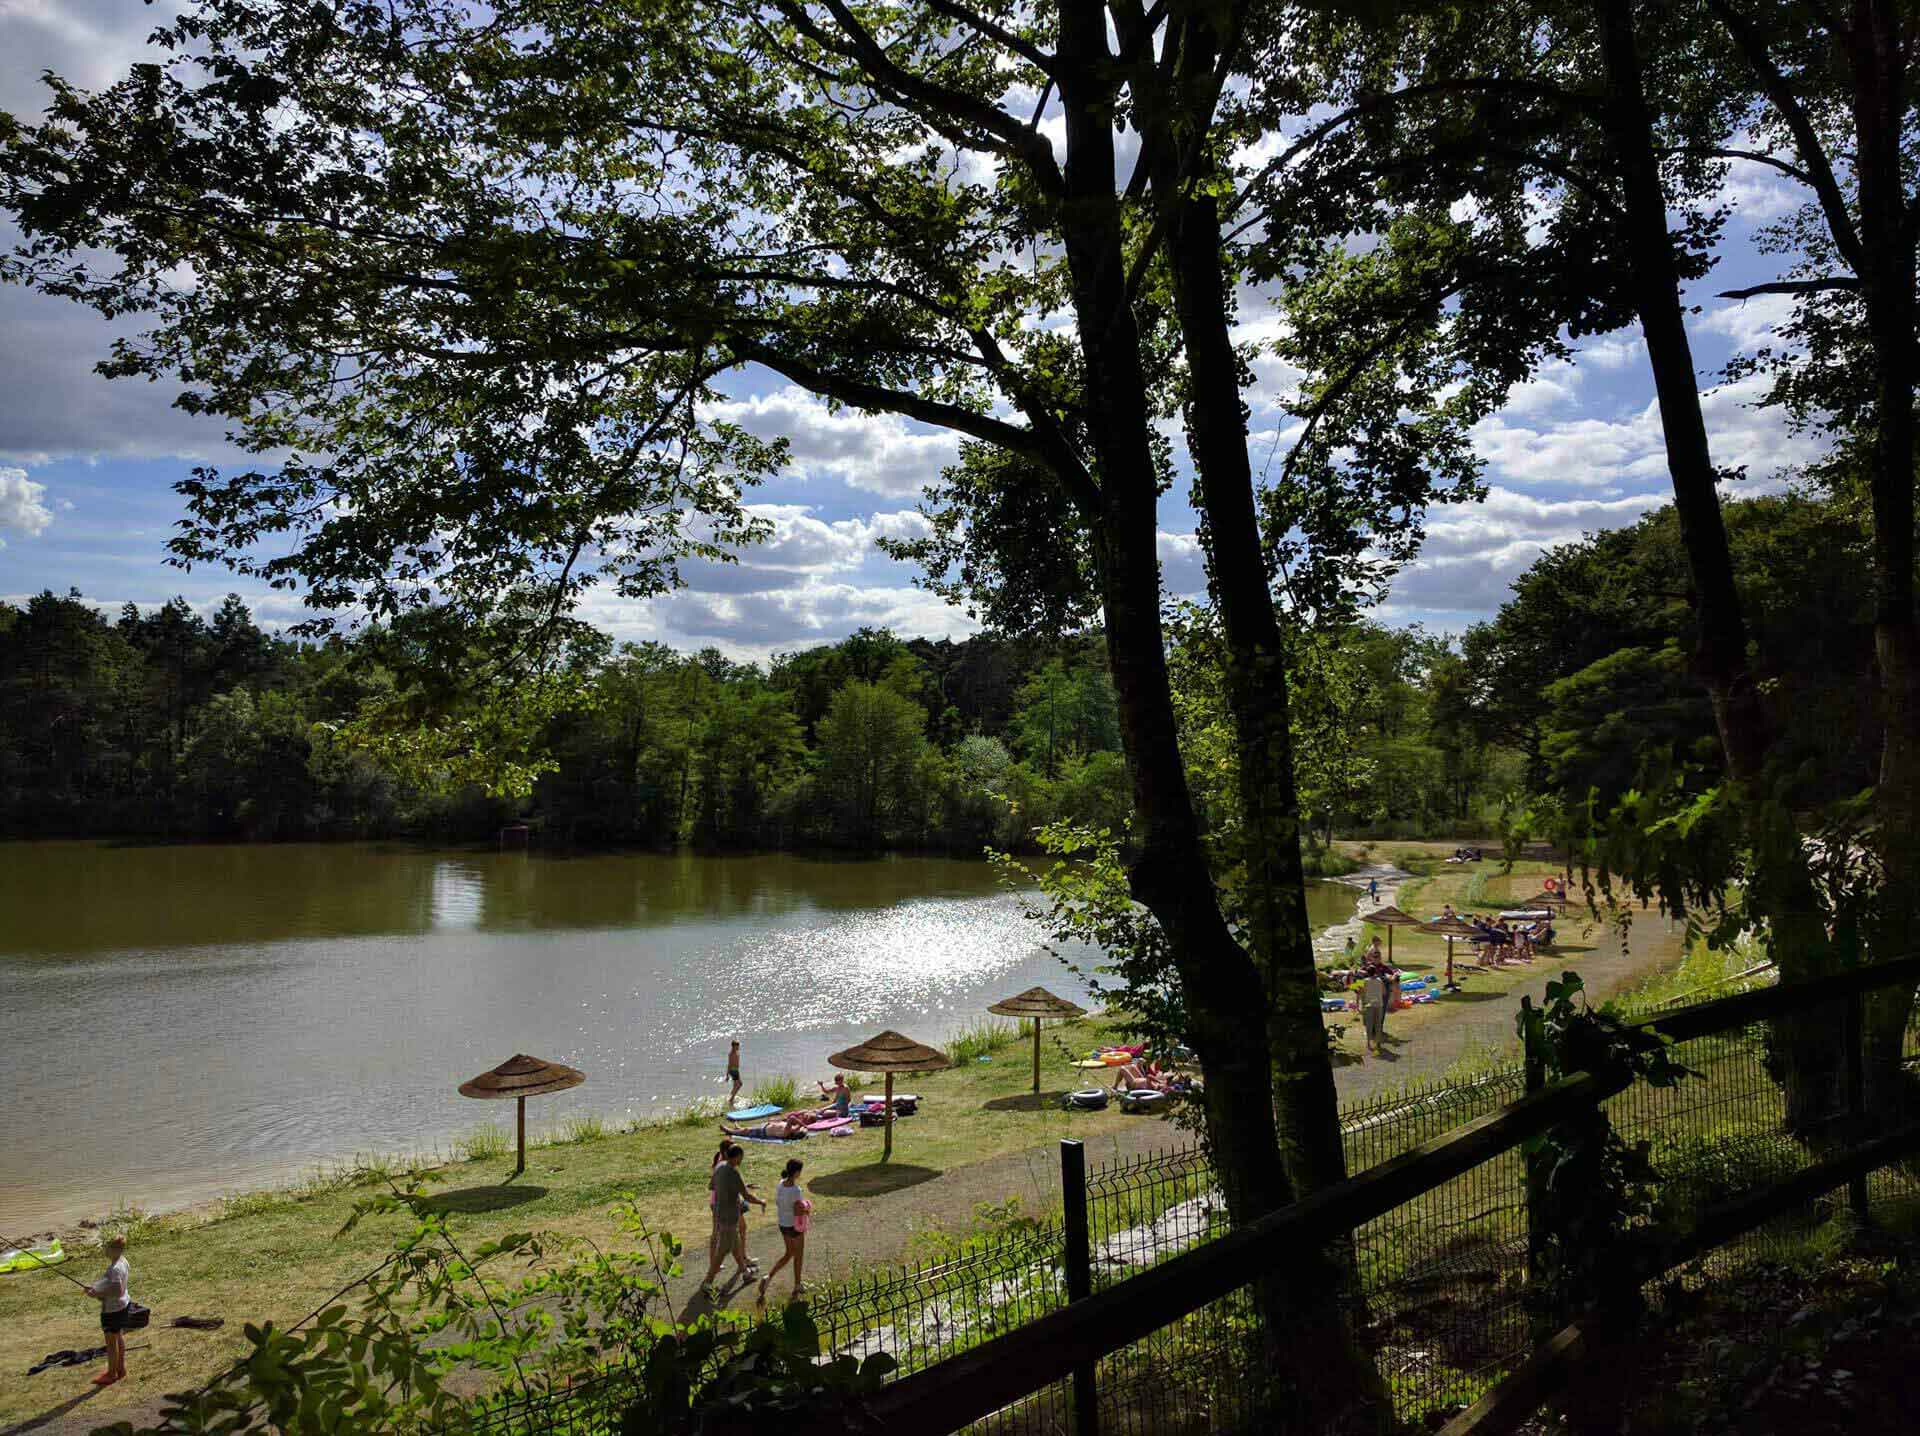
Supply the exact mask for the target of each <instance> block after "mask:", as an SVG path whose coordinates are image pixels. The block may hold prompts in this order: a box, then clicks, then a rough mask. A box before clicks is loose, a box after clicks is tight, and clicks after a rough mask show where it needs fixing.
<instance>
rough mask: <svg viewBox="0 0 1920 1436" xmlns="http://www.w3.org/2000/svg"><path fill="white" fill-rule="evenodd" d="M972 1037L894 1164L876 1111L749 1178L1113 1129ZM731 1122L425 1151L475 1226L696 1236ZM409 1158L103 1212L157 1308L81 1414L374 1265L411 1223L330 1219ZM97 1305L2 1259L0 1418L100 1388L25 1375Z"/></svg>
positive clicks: (578, 1127) (1051, 1038)
mask: <svg viewBox="0 0 1920 1436" xmlns="http://www.w3.org/2000/svg"><path fill="white" fill-rule="evenodd" d="M1108 1031H1109V1029H1108V1026H1107V1024H1106V1023H1105V1022H1103V1021H1100V1020H1095V1019H1088V1020H1083V1021H1080V1022H1075V1023H1068V1024H1061V1025H1060V1026H1058V1027H1055V1026H1054V1025H1052V1024H1049V1025H1048V1028H1047V1030H1046V1039H1047V1040H1046V1041H1045V1042H1043V1044H1042V1047H1041V1084H1042V1087H1043V1088H1044V1089H1046V1090H1047V1091H1050V1092H1058V1091H1060V1090H1064V1089H1065V1088H1066V1087H1067V1086H1068V1085H1069V1084H1070V1083H1071V1084H1072V1085H1084V1083H1077V1082H1073V1079H1074V1078H1076V1077H1080V1076H1083V1075H1084V1074H1080V1073H1076V1072H1075V1071H1074V1069H1073V1068H1072V1067H1071V1066H1070V1061H1071V1059H1072V1057H1073V1056H1074V1055H1077V1054H1078V1053H1081V1052H1084V1051H1085V1050H1086V1049H1087V1048H1089V1047H1091V1046H1093V1045H1094V1044H1095V1043H1096V1042H1098V1041H1102V1040H1106V1039H1107V1034H1108ZM965 1038H966V1040H965V1042H964V1043H963V1044H961V1045H963V1046H964V1047H966V1049H967V1051H966V1054H965V1055H966V1056H967V1057H968V1058H969V1059H970V1060H968V1061H967V1062H965V1063H964V1064H963V1065H960V1066H957V1067H955V1068H953V1069H952V1070H949V1071H946V1072H939V1073H933V1074H930V1075H926V1076H914V1077H912V1078H911V1079H908V1080H905V1081H903V1082H902V1083H901V1084H900V1085H901V1086H902V1087H903V1089H904V1090H908V1091H913V1092H918V1093H920V1094H921V1096H922V1097H923V1099H924V1103H923V1105H922V1108H921V1110H920V1113H919V1115H917V1116H914V1117H912V1118H907V1119H903V1120H902V1121H901V1122H900V1123H899V1124H898V1125H897V1127H896V1129H895V1134H894V1136H895V1141H894V1158H893V1161H892V1163H891V1164H889V1165H885V1166H883V1165H881V1164H880V1142H881V1136H880V1133H879V1131H878V1130H875V1129H869V1130H865V1131H860V1132H858V1133H856V1134H855V1135H854V1136H851V1137H846V1138H839V1139H827V1138H821V1139H816V1140H813V1141H809V1142H807V1143H805V1144H802V1145H800V1146H797V1147H786V1146H763V1145H749V1146H748V1148H747V1159H746V1167H747V1172H748V1179H749V1180H750V1181H752V1182H754V1183H755V1184H756V1185H758V1186H760V1187H761V1189H762V1190H763V1191H769V1192H770V1191H771V1189H772V1187H773V1186H774V1184H775V1182H776V1181H777V1179H778V1172H779V1168H780V1165H781V1164H782V1163H783V1162H784V1161H785V1160H786V1159H787V1158H788V1157H789V1156H793V1155H798V1156H801V1157H802V1158H803V1159H804V1160H805V1162H806V1164H807V1170H806V1182H807V1185H808V1187H809V1189H810V1191H811V1193H812V1195H813V1198H814V1201H815V1203H816V1206H817V1209H818V1211H819V1213H820V1215H821V1216H822V1217H823V1218H830V1217H831V1216H832V1215H833V1214H834V1213H836V1212H847V1211H851V1212H854V1213H856V1214H857V1212H858V1210H859V1208H860V1205H861V1203H862V1202H863V1201H865V1200H867V1199H869V1198H872V1197H875V1196H878V1195H880V1194H882V1193H885V1192H888V1191H892V1190H895V1189H897V1188H899V1187H901V1186H903V1185H907V1184H910V1183H913V1182H920V1181H927V1180H932V1179H933V1178H935V1177H937V1176H938V1175H939V1174H941V1173H943V1172H947V1171H950V1170H952V1169H954V1168H957V1167H960V1166H963V1165H965V1164H968V1163H973V1162H979V1161H983V1160H986V1159H988V1158H992V1157H996V1156H1000V1155H1003V1154H1006V1153H1012V1152H1018V1151H1022V1150H1025V1149H1027V1148H1030V1147H1034V1146H1037V1145H1039V1144H1042V1143H1045V1142H1048V1141H1052V1140H1057V1139H1058V1138H1060V1137H1063V1136H1082V1137H1085V1138H1087V1139H1089V1140H1090V1141H1097V1140H1098V1139H1099V1137H1100V1135H1101V1132H1102V1130H1103V1129H1107V1128H1113V1129H1116V1130H1117V1129H1118V1128H1120V1126H1121V1125H1122V1124H1124V1123H1126V1122H1128V1121H1129V1120H1130V1119H1128V1118H1126V1117H1122V1116H1121V1115H1120V1114H1119V1113H1118V1112H1117V1111H1115V1110H1113V1109H1109V1110H1108V1111H1105V1112H1071V1113H1070V1112H1066V1111H1063V1110H1061V1109H1060V1108H1059V1106H1058V1105H1057V1103H1055V1102H1052V1101H1048V1102H1046V1103H1044V1104H1043V1105H1041V1106H1040V1107H1039V1108H1038V1109H1035V1108H1034V1106H1033V1105H1032V1103H1031V1101H1030V1100H1025V1098H1026V1094H1027V1093H1028V1092H1029V1091H1030V1089H1031V1085H1032V1079H1033V1069H1032V1059H1031V1048H1030V1047H1026V1046H1022V1045H1020V1044H1019V1042H1018V1039H1017V1034H1016V1033H1015V1031H1014V1028H1013V1024H1011V1023H1004V1024H993V1025H992V1026H991V1027H985V1028H981V1029H979V1030H976V1031H973V1032H971V1033H968V1034H965ZM982 1056H985V1057H987V1058H988V1060H986V1061H981V1060H979V1059H980V1058H981V1057H982ZM869 1085H874V1084H872V1083H869ZM717 1138H718V1132H717V1128H716V1115H715V1114H714V1113H713V1112H712V1111H711V1110H710V1109H707V1108H704V1107H702V1108H695V1109H692V1110H691V1111H689V1112H687V1113H686V1114H683V1115H682V1116H681V1117H679V1118H677V1119H674V1120H671V1121H667V1122H659V1123H651V1124H647V1125H641V1126H635V1127H631V1128H627V1129H625V1130H621V1129H619V1128H616V1127H614V1126H613V1125H611V1124H609V1123H605V1122H599V1121H594V1120H592V1119H580V1120H577V1121H575V1122H573V1123H571V1124H568V1126H567V1127H566V1128H563V1129H561V1130H559V1131H557V1132H555V1133H553V1134H551V1136H550V1140H549V1144H548V1145H544V1146H540V1147H537V1148H535V1149H533V1150H530V1151H529V1152H528V1154H527V1170H526V1172H525V1173H524V1174H523V1175H522V1176H521V1177H520V1178H518V1179H517V1180H513V1181H509V1180H508V1177H509V1174H510V1173H511V1172H512V1169H513V1153H512V1151H511V1148H510V1146H508V1145H507V1143H506V1140H505V1132H504V1130H503V1129H498V1128H495V1129H491V1130H488V1129H484V1128H483V1129H477V1130H476V1131H475V1132H473V1133H471V1134H469V1136H468V1137H467V1138H466V1139H464V1140H463V1141H462V1142H461V1143H459V1144H457V1147H458V1151H459V1153H460V1155H457V1156H455V1157H454V1158H453V1159H451V1160H448V1159H445V1158H439V1159H435V1158H428V1159H426V1160H425V1162H423V1163H421V1164H420V1165H422V1166H426V1167H430V1168H431V1169H432V1170H434V1171H435V1172H436V1174H437V1176H438V1177H439V1178H440V1181H439V1182H438V1184H437V1185H436V1186H435V1187H434V1189H433V1190H434V1191H435V1192H436V1194H437V1198H438V1200H440V1201H442V1202H444V1203H445V1204H446V1206H447V1207H448V1209H449V1210H451V1211H454V1212H457V1213H459V1214H460V1216H461V1220H460V1224H459V1230H460V1232H461V1233H462V1235H463V1236H465V1237H471V1238H472V1239H473V1240H475V1241H479V1240H482V1239H486V1238H492V1237H498V1236H500V1235H502V1234H503V1233H506V1232H511V1231H527V1230H536V1229H537V1230H542V1231H554V1232H563V1233H570V1234H577V1235H582V1236H587V1237H591V1238H593V1239H594V1240H595V1241H597V1242H604V1241H606V1240H607V1239H608V1238H610V1237H613V1235H614V1232H615V1228H614V1223H613V1221H612V1220H611V1219H610V1217H609V1216H608V1208H609V1207H610V1206H611V1205H612V1204H613V1203H614V1201H615V1200H616V1198H617V1197H618V1196H619V1195H620V1194H621V1193H632V1194H633V1195H634V1197H635V1199H636V1202H637V1205H638V1207H639V1210H640V1212H641V1214H642V1215H643V1216H644V1217H645V1218H646V1220H647V1221H648V1223H649V1224H651V1225H652V1226H654V1227H655V1228H657V1229H662V1230H666V1231H671V1232H673V1233H675V1234H676V1235H679V1236H681V1237H682V1238H683V1239H684V1238H687V1237H692V1238H693V1239H694V1243H695V1244H696V1245H697V1244H698V1243H699V1241H700V1239H701V1238H702V1237H703V1236H704V1233H705V1231H706V1226H707V1220H708V1216H707V1206H706V1182H707V1172H708V1162H709V1159H710V1157H711V1155H712V1152H713V1148H714V1144H715V1142H716V1140H717ZM412 1165H414V1164H411V1163H409V1162H407V1161H405V1160H402V1159H397V1158H383V1159H369V1160H367V1161H366V1162H364V1163H363V1164H362V1166H361V1167H359V1168H344V1169H339V1170H335V1171H331V1172H326V1173H317V1174H315V1175H314V1176H313V1177H311V1178H310V1179H308V1180H306V1181H304V1182H301V1183H299V1184H297V1185H294V1186H291V1187H286V1188H282V1189H278V1190H273V1191H261V1192H250V1193H245V1194H241V1195H236V1196H233V1197H230V1198H227V1199H225V1200H223V1201H220V1202H215V1203H211V1204H208V1205H205V1206H202V1207H197V1208H193V1209H190V1210H188V1211H184V1212H180V1213H175V1214H171V1215H166V1216H159V1217H149V1216H144V1215H142V1214H139V1213H119V1214H117V1215H116V1216H115V1218H114V1219H112V1220H111V1221H110V1222H109V1227H117V1228H119V1229H122V1230H125V1231H126V1232H127V1233H128V1236H129V1239H130V1243H131V1246H130V1249H129V1251H128V1260H129V1261H130V1263H131V1264H132V1268H133V1292H134V1295H135V1297H136V1298H137V1299H138V1300H140V1301H141V1302H143V1303H145V1304H146V1305H148V1306H150V1307H152V1308H153V1312H154V1321H153V1325H152V1326H151V1327H150V1328H149V1329H148V1330H147V1331H145V1332H142V1333H140V1334H139V1335H138V1336H137V1337H135V1339H134V1340H133V1342H132V1348H133V1349H132V1351H131V1353H130V1360H129V1367H130V1370H131V1373H132V1376H131V1379H130V1380H128V1381H125V1382H122V1383H120V1384H119V1385H117V1386H114V1387H111V1388H108V1389H107V1390H106V1391H104V1392H101V1393H99V1394H97V1395H92V1396H89V1397H88V1398H87V1399H86V1401H85V1405H84V1406H80V1407H77V1408H76V1410H75V1413H74V1417H73V1418H72V1419H74V1420H76V1421H83V1422H84V1424H87V1425H97V1424H102V1423H105V1422H107V1421H111V1420H115V1419H119V1418H120V1417H122V1416H123V1415H126V1414H128V1413H129V1412H130V1411H133V1410H138V1409H140V1408H142V1407H146V1406H150V1405H151V1404H152V1403H154V1402H156V1401H157V1400H158V1399H159V1397H160V1396H161V1395H162V1393H164V1392H168V1391H177V1390H181V1389H183V1388H186V1387H189V1386H192V1385H194V1384H195V1383H197V1382H199V1381H201V1380H203V1379H205V1378H206V1377H208V1376H210V1375H212V1374H213V1373H214V1372H216V1371H217V1370H219V1369H221V1368H222V1367H223V1366H224V1365H225V1364H226V1363H227V1362H228V1361H230V1360H231V1359H232V1358H233V1356H234V1355H235V1354H236V1353H237V1352H238V1351H239V1350H240V1349H241V1346H242V1342H241V1339H240V1337H239V1329H240V1327H241V1325H242V1324H243V1323H246V1322H256V1323H258V1322H263V1321H267V1320H273V1321H276V1322H279V1323H282V1324H287V1323H291V1322H293V1321H295V1320H298V1319H299V1318H300V1317H302V1316H304V1315H306V1313H308V1312H309V1311H311V1310H312V1309H313V1308H314V1307H316V1306H318V1305H319V1304H320V1303H321V1302H322V1300H323V1299H325V1298H327V1297H329V1296H331V1295H332V1294H333V1293H334V1292H336V1291H338V1290H339V1289H340V1288H341V1287H343V1286H345V1285H346V1284H347V1283H348V1282H350V1281H352V1280H354V1279H355V1278H356V1277H359V1276H361V1275H362V1274H363V1273H365V1272H366V1271H368V1270H369V1269H370V1268H372V1267H373V1266H374V1265H375V1264H376V1263H378V1262H379V1261H380V1260H381V1259H382V1258H383V1257H384V1256H385V1255H386V1254H387V1251H388V1250H389V1248H390V1246H391V1243H392V1240H393V1238H394V1237H395V1236H396V1235H397V1234H398V1233H399V1232H400V1231H402V1230H403V1229H404V1225H405V1224H404V1223H403V1222H402V1220H401V1219H400V1218H397V1217H396V1218H387V1219H377V1220H371V1221H368V1222H365V1223H363V1224H362V1225H361V1226H359V1227H357V1228H356V1229H355V1230H353V1231H352V1232H350V1233H347V1234H346V1235H344V1236H341V1235H336V1233H338V1232H339V1229H340V1227H341V1224H342V1223H343V1222H344V1221H345V1220H346V1218H347V1216H348V1214H349V1213H350V1212H351V1210H352V1208H353V1204H354V1202H355V1200H356V1199H357V1198H359V1197H362V1196H364V1195H365V1194H366V1192H367V1191H368V1189H369V1188H370V1187H374V1186H378V1185H380V1184H382V1183H383V1182H384V1181H385V1180H386V1179H387V1178H388V1177H393V1178H396V1179H398V1178H401V1177H403V1176H404V1174H405V1172H406V1171H407V1170H408V1169H409V1168H410V1167H411V1166H412ZM855 1229H857V1221H856V1222H846V1221H842V1222H838V1223H831V1224H830V1225H829V1230H837V1231H840V1232H843V1233H844V1232H848V1231H850V1230H855ZM63 1237H64V1238H65V1239H66V1241H67V1245H68V1247H69V1249H70V1250H72V1251H73V1252H74V1253H75V1255H74V1259H73V1260H72V1261H71V1262H70V1263H69V1264H68V1265H67V1267H66V1268H65V1269H66V1270H67V1271H68V1272H69V1273H71V1274H72V1275H74V1276H77V1277H79V1278H80V1279H82V1280H89V1281H90V1280H92V1279H93V1278H94V1277H96V1276H97V1275H99V1268H100V1266H101V1265H102V1264H103V1263H102V1262H101V1261H100V1260H98V1259H97V1257H96V1255H95V1253H94V1251H93V1249H92V1248H93V1244H94V1242H95V1241H96V1234H95V1233H93V1232H90V1231H73V1232H67V1233H63ZM840 1240H843V1241H844V1240H846V1238H841V1239H840ZM821 1255H822V1257H823V1258H824V1257H826V1256H829V1255H831V1253H828V1252H823V1253H821ZM841 1255H846V1256H854V1257H857V1256H858V1253H842V1254H841ZM97 1311H98V1308H97V1307H96V1306H95V1305H94V1303H93V1302H92V1301H91V1300H90V1299H89V1298H87V1297H85V1296H84V1295H82V1294H81V1293H80V1292H78V1291H76V1290H75V1289H74V1288H73V1287H72V1286H70V1285H69V1284H68V1283H67V1282H65V1281H63V1280H61V1279H60V1277H59V1276H57V1275H55V1274H53V1273H52V1272H34V1273H30V1274H26V1275H18V1276H4V1277H0V1371H4V1372H6V1373H7V1374H8V1379H6V1380H4V1381H0V1431H4V1430H7V1429H8V1428H10V1427H13V1426H15V1425H18V1424H20V1423H23V1422H27V1421H30V1420H32V1419H34V1418H36V1417H39V1416H43V1415H46V1414H48V1413H50V1412H52V1411H54V1410H55V1409H56V1408H60V1407H62V1406H64V1405H66V1404H67V1403H69V1402H72V1401H73V1400H74V1398H76V1397H79V1396H81V1395H82V1394H83V1393H91V1392H92V1391H93V1388H92V1387H91V1386H89V1385H88V1384H87V1380H86V1378H87V1377H89V1376H91V1375H92V1372H93V1370H94V1369H96V1368H94V1367H87V1368H74V1369H64V1368H55V1369H54V1370H52V1371H48V1372H46V1373H43V1374H42V1375H39V1376H34V1377H27V1376H25V1375H24V1374H23V1373H24V1372H25V1370H26V1368H27V1367H28V1366H30V1365H32V1364H33V1363H35V1362H37V1361H38V1360H39V1359H40V1358H41V1357H42V1356H43V1355H45V1354H46V1353H47V1352H49V1351H53V1350H56V1349H58V1348H61V1347H72V1346H82V1347H83V1346H90V1345H93V1344H96V1343H97V1341H98V1332H99V1323H98V1316H97ZM179 1315H205V1316H222V1317H225V1318H226V1321H227V1327H226V1330H224V1331H220V1332H212V1333H206V1332H191V1331H176V1330H170V1329H167V1328H166V1327H165V1325H164V1323H166V1322H168V1321H170V1320H171V1319H172V1318H173V1317H175V1316H179Z"/></svg>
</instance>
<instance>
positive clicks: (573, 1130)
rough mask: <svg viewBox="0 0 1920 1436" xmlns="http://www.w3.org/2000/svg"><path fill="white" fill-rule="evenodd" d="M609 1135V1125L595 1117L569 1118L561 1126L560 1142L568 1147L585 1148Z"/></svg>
mask: <svg viewBox="0 0 1920 1436" xmlns="http://www.w3.org/2000/svg"><path fill="white" fill-rule="evenodd" d="M606 1135H607V1124H606V1123H605V1122H603V1121H602V1120H601V1119H600V1118H598V1117H594V1116H586V1117H569V1118H567V1120H566V1121H564V1122H562V1123H561V1124H560V1135H559V1138H558V1140H559V1141H560V1142H563V1143H565V1144H566V1145H568V1146H573V1147H584V1146H585V1145H586V1144H587V1143H588V1142H597V1141H599V1140H600V1139H601V1138H602V1137H604V1136H606Z"/></svg>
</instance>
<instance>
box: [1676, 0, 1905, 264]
mask: <svg viewBox="0 0 1920 1436" xmlns="http://www.w3.org/2000/svg"><path fill="white" fill-rule="evenodd" d="M1707 8H1708V9H1709V10H1711V11H1712V12H1713V13H1714V14H1715V15H1716V16H1717V17H1719V20H1720V23H1721V25H1723V26H1724V27H1725V28H1726V31H1727V34H1728V35H1729V36H1731V37H1732V39H1733V43H1734V45H1735V46H1736V47H1737V48H1738V49H1739V50H1740V52H1741V54H1743V55H1745V56H1746V59H1747V63H1748V64H1749V65H1751V66H1752V67H1753V70H1754V73H1755V74H1756V75H1758V76H1759V77H1760V88H1761V89H1763V90H1765V91H1766V94H1767V99H1768V100H1769V101H1770V102H1771V103H1772V105H1773V107H1774V109H1776V110H1778V111H1779V112H1780V118H1781V119H1782V120H1784V121H1785V122H1786V125H1787V129H1788V131H1789V132H1790V133H1791V134H1792V135H1793V143H1794V147H1795V148H1796V149H1798V150H1799V151H1800V163H1801V165H1802V166H1803V167H1804V169H1805V170H1806V172H1807V183H1808V184H1810V185H1812V186H1813V192H1814V194H1815V195H1816V196H1817V197H1818V199H1819V201H1820V208H1821V210H1822V212H1823V213H1824V214H1825V215H1826V217H1827V228H1828V229H1830V230H1831V231H1832V232H1833V242H1834V244H1835V246H1836V247H1838V249H1839V250H1840V254H1841V257H1842V258H1844V259H1845V260H1846V261H1847V265H1848V267H1849V268H1851V269H1852V270H1853V272H1854V273H1855V274H1864V273H1865V272H1866V269H1867V256H1866V251H1865V249H1863V248H1862V247H1861V244H1860V235H1859V233H1858V231H1856V230H1855V229H1854V227H1853V216H1852V215H1850V214H1848V213H1847V197H1846V194H1845V193H1844V192H1843V191H1842V190H1841V188H1840V182H1839V180H1837V179H1836V178H1834V173H1833V162H1832V161H1831V160H1830V159H1828V157H1827V152H1826V148H1825V147H1824V146H1823V145H1822V144H1821V143H1820V135H1819V132H1818V131H1817V130H1815V129H1814V127H1813V120H1812V118H1811V117H1810V116H1809V115H1808V114H1807V111H1806V107H1805V106H1804V105H1802V104H1801V103H1800V97H1799V96H1798V95H1796V94H1794V92H1793V85H1792V83H1791V82H1790V81H1788V79H1787V77H1786V76H1785V75H1783V74H1782V73H1781V72H1780V67H1779V66H1777V65H1775V64H1774V63H1773V57H1772V56H1771V55H1769V54H1768V53H1767V40H1766V36H1765V35H1763V34H1761V33H1760V27H1759V26H1758V25H1756V24H1754V22H1753V21H1751V20H1749V19H1748V18H1747V17H1746V16H1745V15H1742V14H1741V13H1740V12H1739V11H1737V10H1735V9H1734V8H1733V6H1732V5H1730V4H1729V3H1727V0H1707Z"/></svg>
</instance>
